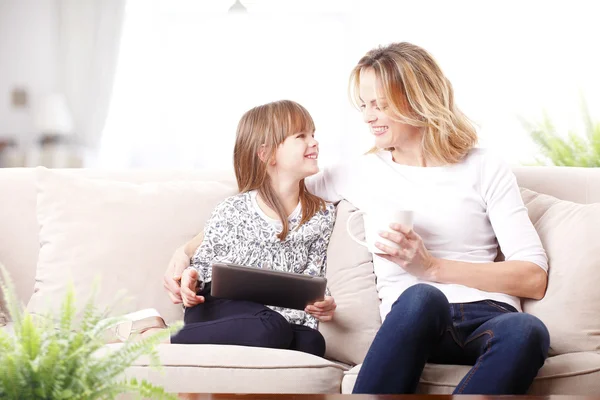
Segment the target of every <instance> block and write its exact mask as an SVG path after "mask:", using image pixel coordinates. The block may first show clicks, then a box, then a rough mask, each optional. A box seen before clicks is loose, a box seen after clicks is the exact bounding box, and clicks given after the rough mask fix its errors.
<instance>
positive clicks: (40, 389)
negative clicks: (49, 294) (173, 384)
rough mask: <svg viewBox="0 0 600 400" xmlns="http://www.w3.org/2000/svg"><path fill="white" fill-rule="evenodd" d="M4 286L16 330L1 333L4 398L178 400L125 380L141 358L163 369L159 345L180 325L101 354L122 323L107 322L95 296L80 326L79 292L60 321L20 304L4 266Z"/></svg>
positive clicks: (70, 296)
mask: <svg viewBox="0 0 600 400" xmlns="http://www.w3.org/2000/svg"><path fill="white" fill-rule="evenodd" d="M0 271H1V273H2V279H1V288H2V292H3V293H4V296H5V304H6V308H7V310H8V312H9V314H10V316H11V319H12V322H13V324H14V325H13V332H12V333H9V332H7V331H6V330H0V398H2V399H107V398H108V399H112V398H115V397H116V396H117V395H120V394H123V393H134V394H138V395H140V396H143V397H149V398H153V399H154V398H170V399H171V398H176V397H175V395H173V394H170V393H166V392H165V391H164V390H163V388H161V387H157V386H154V385H152V384H150V383H149V382H147V381H138V380H136V379H133V378H132V379H125V378H124V377H123V372H124V371H125V369H126V368H127V367H129V366H130V365H131V364H132V363H133V362H134V361H135V360H136V359H137V358H139V357H140V356H142V355H148V356H149V357H150V360H151V363H152V365H153V366H155V367H157V366H158V365H159V360H158V353H157V351H156V349H155V347H156V345H157V344H158V343H159V342H160V341H161V340H162V339H163V338H165V337H166V335H167V334H169V333H172V332H173V331H174V330H175V329H177V328H178V326H172V327H171V328H170V329H168V330H167V329H165V331H164V332H161V333H159V334H157V335H153V336H149V337H147V338H142V339H140V340H138V341H129V342H126V343H125V344H124V345H123V346H120V347H119V348H118V349H116V350H115V351H112V352H108V351H107V352H104V353H98V351H99V350H100V349H101V348H102V347H103V346H104V343H105V339H104V338H105V336H104V335H105V332H106V330H107V329H109V328H110V327H112V326H115V325H116V324H117V323H119V322H122V321H123V319H122V318H119V317H114V318H105V311H106V310H105V311H100V310H98V309H97V308H96V307H95V306H94V303H93V296H92V297H91V298H90V300H89V301H88V302H87V303H86V305H85V307H84V309H83V313H82V318H81V322H79V323H76V322H75V320H76V315H77V311H76V307H75V304H76V303H75V297H74V290H73V289H72V288H71V290H69V292H68V293H67V295H66V297H65V299H64V302H63V304H62V307H61V310H60V315H59V318H58V320H56V319H55V318H53V317H51V316H50V315H47V316H42V317H40V316H35V315H31V314H29V313H28V312H27V311H26V310H24V309H23V307H22V306H21V305H20V304H19V301H18V300H17V297H16V295H15V290H14V287H13V285H12V283H11V281H10V278H9V277H8V273H7V271H6V269H5V268H4V266H2V265H1V264H0Z"/></svg>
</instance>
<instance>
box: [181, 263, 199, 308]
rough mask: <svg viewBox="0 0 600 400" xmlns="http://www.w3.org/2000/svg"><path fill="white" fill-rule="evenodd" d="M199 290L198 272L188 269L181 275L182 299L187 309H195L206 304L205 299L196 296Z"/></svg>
mask: <svg viewBox="0 0 600 400" xmlns="http://www.w3.org/2000/svg"><path fill="white" fill-rule="evenodd" d="M197 288H198V271H196V269H194V268H187V269H185V270H184V271H183V273H182V274H181V299H182V300H183V305H184V306H186V307H194V306H195V305H198V304H200V303H204V297H202V296H198V295H197V294H196V289H197Z"/></svg>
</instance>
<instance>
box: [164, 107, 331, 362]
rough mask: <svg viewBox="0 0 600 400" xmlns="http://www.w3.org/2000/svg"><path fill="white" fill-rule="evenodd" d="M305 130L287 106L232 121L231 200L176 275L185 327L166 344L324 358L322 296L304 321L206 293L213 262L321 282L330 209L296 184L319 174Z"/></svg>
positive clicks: (308, 126)
mask: <svg viewBox="0 0 600 400" xmlns="http://www.w3.org/2000/svg"><path fill="white" fill-rule="evenodd" d="M314 131H315V127H314V123H313V120H312V118H311V116H310V114H309V113H308V111H306V109H305V108H304V107H302V106H301V105H299V104H297V103H295V102H292V101H278V102H274V103H269V104H265V105H262V106H259V107H255V108H253V109H251V110H250V111H248V112H246V113H245V114H244V115H243V116H242V119H241V120H240V122H239V124H238V128H237V136H236V143H235V148H234V154H233V162H234V169H235V175H236V179H237V183H238V188H239V191H240V193H239V194H237V195H235V196H232V197H229V198H227V199H226V200H224V201H223V202H222V203H220V204H219V205H218V206H217V207H216V208H215V210H214V211H213V213H212V216H211V218H210V219H209V221H208V222H207V224H206V226H205V228H204V236H203V241H202V244H201V245H200V246H199V247H198V248H197V250H196V251H195V254H194V256H193V258H192V263H191V265H190V267H188V268H187V269H186V270H185V271H184V272H183V274H182V278H181V297H182V301H183V304H184V306H185V307H186V308H185V316H184V323H185V325H184V327H183V328H182V329H181V330H180V331H179V332H178V333H177V334H175V335H174V336H172V338H171V342H172V343H185V344H230V345H245V346H259V347H271V348H280V349H293V350H299V351H303V352H307V353H311V354H314V355H317V356H323V355H324V354H325V340H324V338H323V336H322V335H321V334H320V333H319V332H318V331H317V330H316V328H317V320H318V319H321V320H329V319H331V317H332V316H333V312H334V310H335V307H336V306H335V301H334V300H333V297H331V296H328V295H327V296H326V298H325V300H324V301H322V302H318V303H317V304H315V306H316V308H315V310H314V311H311V312H312V314H309V313H307V312H305V311H299V310H290V309H283V308H279V307H266V306H263V305H262V304H257V303H253V302H249V301H236V300H225V299H216V298H213V297H211V296H210V282H211V267H210V266H211V263H213V262H232V263H236V264H241V265H246V266H250V267H256V268H263V269H272V270H277V271H285V272H293V273H297V274H308V275H315V276H323V275H325V268H326V263H327V245H328V244H329V238H330V236H331V232H332V229H333V225H334V222H335V208H334V206H333V205H332V204H327V203H325V202H324V201H323V200H322V199H320V198H319V197H317V196H314V195H312V194H310V193H309V192H308V191H307V190H306V187H305V186H304V178H306V177H308V176H310V175H313V174H315V173H317V172H318V171H319V168H318V165H317V157H318V154H319V148H318V143H317V141H316V140H315V138H314ZM327 294H328V293H327Z"/></svg>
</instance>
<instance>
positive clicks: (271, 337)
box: [256, 311, 293, 349]
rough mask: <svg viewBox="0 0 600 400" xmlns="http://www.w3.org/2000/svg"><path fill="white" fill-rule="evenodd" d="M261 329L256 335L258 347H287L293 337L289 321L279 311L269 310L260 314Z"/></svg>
mask: <svg viewBox="0 0 600 400" xmlns="http://www.w3.org/2000/svg"><path fill="white" fill-rule="evenodd" d="M260 319H261V321H262V326H263V331H262V332H260V333H259V335H257V336H258V337H257V338H256V339H257V342H258V343H257V344H258V346H259V347H269V348H274V349H287V348H289V346H290V343H291V342H292V339H293V332H292V328H291V327H290V324H289V322H288V321H287V320H286V319H285V318H284V317H283V316H282V315H280V314H279V313H277V312H274V311H271V312H265V313H263V315H261V316H260Z"/></svg>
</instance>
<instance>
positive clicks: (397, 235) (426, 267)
mask: <svg viewBox="0 0 600 400" xmlns="http://www.w3.org/2000/svg"><path fill="white" fill-rule="evenodd" d="M390 228H392V230H393V232H380V236H381V237H383V238H385V239H387V240H390V241H392V242H394V243H397V244H398V245H399V246H400V249H396V248H393V247H390V246H386V245H385V244H383V243H380V242H376V243H375V246H376V247H377V248H378V249H380V250H383V251H384V252H386V253H387V254H379V256H381V257H383V258H385V259H386V260H389V261H392V262H394V263H396V264H398V265H399V266H400V267H402V269H404V270H405V271H406V272H408V273H409V274H411V275H413V276H416V277H417V278H422V279H425V280H429V281H435V279H434V276H435V265H436V263H435V261H436V258H435V257H433V256H432V255H431V254H430V253H429V251H428V250H427V249H426V248H425V245H424V244H423V239H421V236H419V235H418V234H417V233H415V232H414V231H413V230H412V229H410V228H407V227H405V226H402V225H400V224H391V225H390Z"/></svg>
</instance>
